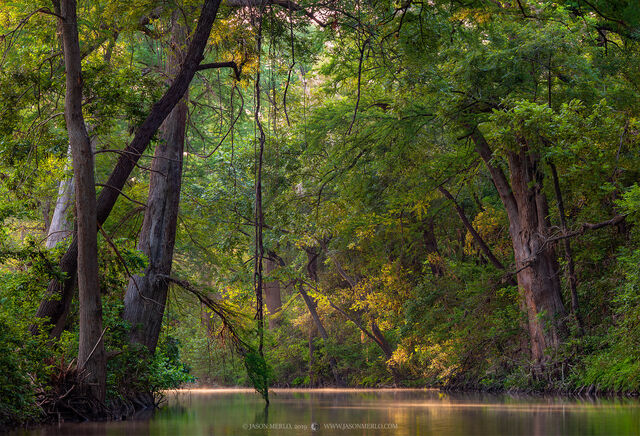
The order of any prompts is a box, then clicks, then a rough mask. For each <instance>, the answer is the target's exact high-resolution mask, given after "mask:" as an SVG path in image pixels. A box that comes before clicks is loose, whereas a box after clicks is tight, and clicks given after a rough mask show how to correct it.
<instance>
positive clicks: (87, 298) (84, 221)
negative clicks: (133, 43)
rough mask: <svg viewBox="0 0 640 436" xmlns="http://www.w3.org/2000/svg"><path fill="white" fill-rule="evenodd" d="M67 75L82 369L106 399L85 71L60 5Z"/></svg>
mask: <svg viewBox="0 0 640 436" xmlns="http://www.w3.org/2000/svg"><path fill="white" fill-rule="evenodd" d="M60 15H61V16H62V17H63V18H62V19H61V21H62V23H61V28H62V40H63V53H64V64H65V72H66V95H65V119H66V123H67V131H68V134H69V144H70V146H71V151H72V154H73V172H74V174H73V176H74V179H75V192H76V199H77V201H76V220H77V223H78V232H77V239H78V256H77V259H78V291H79V303H80V325H79V330H80V335H79V348H78V367H79V370H80V371H83V372H84V373H85V374H86V376H85V377H86V378H85V379H84V382H85V383H86V386H87V388H88V393H90V394H91V395H93V396H94V397H95V398H97V399H98V400H100V401H104V398H105V394H106V356H105V352H104V342H103V339H102V335H103V333H102V302H101V300H100V287H99V285H98V242H97V241H98V239H97V238H98V235H97V219H96V190H95V180H94V169H93V152H92V151H91V141H90V139H89V134H88V133H87V128H86V125H85V122H84V117H83V115H82V66H81V55H80V42H79V40H78V24H77V16H76V2H75V0H62V1H61V2H60Z"/></svg>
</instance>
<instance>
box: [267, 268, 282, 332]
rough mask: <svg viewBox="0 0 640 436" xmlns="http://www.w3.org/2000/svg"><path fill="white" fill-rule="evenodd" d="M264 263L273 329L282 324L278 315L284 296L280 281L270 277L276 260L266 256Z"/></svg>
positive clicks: (270, 324) (270, 319)
mask: <svg viewBox="0 0 640 436" xmlns="http://www.w3.org/2000/svg"><path fill="white" fill-rule="evenodd" d="M264 264H265V273H266V277H267V279H268V281H267V280H265V283H264V297H265V302H266V303H267V311H268V312H269V314H268V315H269V330H272V329H274V328H276V327H277V326H278V325H280V322H279V321H278V320H279V318H278V316H279V312H280V309H282V296H281V294H280V281H278V280H274V279H269V274H271V273H272V272H273V271H274V270H275V269H276V267H277V264H276V262H274V261H273V260H272V259H270V258H268V257H265V258H264Z"/></svg>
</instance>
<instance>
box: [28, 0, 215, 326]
mask: <svg viewBox="0 0 640 436" xmlns="http://www.w3.org/2000/svg"><path fill="white" fill-rule="evenodd" d="M219 6H220V0H205V2H204V5H203V6H202V12H201V13H200V18H199V19H198V25H197V27H196V30H195V32H194V35H193V37H192V38H191V43H190V45H189V50H188V51H187V55H186V56H185V60H184V62H183V63H182V66H181V69H180V72H179V73H178V75H177V76H176V78H175V79H174V81H173V82H172V84H171V86H170V87H169V89H168V90H167V91H166V92H165V93H164V95H163V96H162V98H160V100H158V101H157V102H156V103H155V104H154V105H153V107H152V109H151V112H150V113H149V115H148V116H147V118H146V119H145V120H144V122H143V123H142V125H141V126H140V127H139V128H138V130H137V131H136V133H135V136H134V138H133V140H132V141H131V143H130V144H129V145H128V146H127V147H126V148H125V149H124V150H123V152H122V153H121V155H120V157H119V158H118V162H117V163H116V166H115V167H114V169H113V171H112V172H111V175H110V176H109V179H108V180H107V183H106V187H105V188H104V189H103V190H102V191H101V192H100V196H99V197H98V200H97V222H98V224H100V225H102V224H103V223H104V222H105V221H106V219H107V217H108V216H109V214H110V213H111V209H113V206H114V205H115V203H116V200H117V199H118V196H119V195H120V191H121V190H122V188H123V187H124V185H125V182H126V181H127V179H128V178H129V175H130V174H131V171H132V170H133V168H134V167H135V165H136V163H137V162H138V159H140V156H142V153H143V152H144V150H145V149H146V147H147V145H148V144H149V142H150V141H151V138H152V137H153V135H154V134H155V133H156V131H157V130H158V128H159V127H160V125H161V124H162V122H163V121H164V120H165V118H166V117H167V116H168V115H169V113H170V112H171V111H172V110H173V108H174V107H175V105H176V104H177V103H178V102H179V101H180V99H181V98H182V96H183V95H184V93H185V92H186V91H187V88H188V87H189V84H190V83H191V80H192V79H193V76H194V75H195V73H196V71H198V67H199V66H200V62H201V61H202V59H203V56H204V55H203V53H204V49H205V47H206V44H207V40H208V38H209V34H210V33H211V27H212V25H213V22H214V20H215V18H216V15H217V13H218V7H219ZM77 252H78V241H77V239H76V238H74V240H73V241H72V242H71V246H70V247H69V248H68V249H67V252H66V253H65V254H64V255H63V256H62V258H61V259H60V264H59V266H60V270H61V272H63V273H66V277H65V279H63V280H62V281H58V280H57V279H52V280H51V281H50V282H49V286H48V288H47V292H46V294H45V297H44V299H43V300H42V301H41V303H40V306H39V307H38V310H37V312H36V318H40V319H43V318H44V319H48V321H49V322H50V323H51V324H52V330H51V332H50V335H51V336H58V335H59V334H60V333H61V332H62V329H63V328H64V324H65V321H66V317H67V315H68V313H69V306H70V305H71V299H72V296H73V279H74V278H75V275H76V271H77V267H78V264H77ZM38 330H39V329H38V325H37V324H34V325H32V326H31V327H30V331H31V332H32V333H36V332H38Z"/></svg>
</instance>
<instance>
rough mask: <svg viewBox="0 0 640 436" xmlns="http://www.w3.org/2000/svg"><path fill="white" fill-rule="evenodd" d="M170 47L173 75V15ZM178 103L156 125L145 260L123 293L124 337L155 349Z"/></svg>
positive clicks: (176, 193)
mask: <svg viewBox="0 0 640 436" xmlns="http://www.w3.org/2000/svg"><path fill="white" fill-rule="evenodd" d="M171 32H172V36H171V47H172V49H171V50H169V56H168V59H167V67H166V72H167V75H168V76H169V77H173V76H174V75H175V74H176V73H177V71H178V69H179V66H180V63H181V62H182V60H183V53H181V50H180V48H181V47H182V46H183V45H184V43H185V41H186V36H187V35H186V29H185V28H184V26H182V25H181V24H179V23H178V14H177V12H176V13H174V15H173V17H172V27H171ZM186 98H187V97H186V95H185V97H184V98H183V99H182V100H180V101H179V102H178V104H177V105H176V107H175V108H173V110H172V111H171V113H170V114H169V116H168V117H167V119H166V120H165V121H164V124H163V125H162V127H161V132H162V133H161V138H160V141H159V142H158V145H157V146H156V151H155V155H154V158H153V162H152V164H151V176H150V181H149V197H148V200H147V209H146V211H145V215H144V221H143V222H142V229H141V231H140V239H139V241H138V249H139V250H140V251H142V252H143V253H144V254H146V255H147V257H148V259H149V264H148V266H147V268H146V269H145V271H144V275H143V276H142V277H141V276H137V275H136V276H134V277H132V278H131V279H130V280H129V286H128V287H127V291H126V293H125V297H124V319H125V320H126V321H128V322H129V324H130V325H131V331H130V340H131V342H133V343H138V344H142V345H144V346H146V347H147V348H148V349H149V351H150V352H151V353H153V352H154V351H155V348H156V344H157V343H158V337H159V335H160V329H161V327H162V318H163V315H164V309H165V304H166V301H167V291H168V288H169V283H168V282H167V281H166V280H165V279H163V278H162V277H163V276H169V275H171V264H172V262H173V247H174V244H175V237H176V226H177V222H178V210H179V206H180V186H181V182H182V153H183V149H184V139H185V126H186V122H187V101H186Z"/></svg>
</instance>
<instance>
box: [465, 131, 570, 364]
mask: <svg viewBox="0 0 640 436" xmlns="http://www.w3.org/2000/svg"><path fill="white" fill-rule="evenodd" d="M472 129H473V130H472V134H471V138H472V139H473V141H474V144H475V146H476V150H477V151H478V153H479V154H480V156H481V157H482V159H483V160H484V162H485V164H486V166H487V168H488V170H489V173H490V174H491V178H492V179H493V182H494V185H495V187H496V189H497V191H498V194H499V196H500V199H501V200H502V203H503V204H504V207H505V209H506V211H507V216H508V218H509V234H510V236H511V241H512V245H513V252H514V257H515V261H516V271H517V279H518V288H519V291H520V295H521V298H522V305H523V309H524V310H525V311H526V314H527V321H528V322H527V324H528V331H529V337H530V342H531V343H530V346H531V357H532V358H533V360H534V361H536V362H538V363H543V362H544V361H545V355H544V350H545V349H547V348H552V349H556V348H557V347H558V345H559V344H560V340H561V336H562V334H563V332H564V325H563V318H564V306H563V304H562V299H561V289H560V281H559V279H558V265H557V261H556V257H555V253H554V251H553V248H552V247H550V246H548V244H546V239H547V238H548V236H549V233H550V231H549V222H548V206H547V199H546V196H545V194H544V192H543V190H542V173H541V172H540V170H539V168H538V158H537V156H536V154H535V153H534V152H533V151H531V150H529V149H528V147H527V145H526V143H525V142H524V141H523V142H522V144H521V146H520V149H519V150H518V151H517V152H515V151H510V152H508V164H509V173H510V179H511V183H509V181H508V180H507V178H506V177H505V175H504V173H503V172H502V170H501V169H500V168H498V167H496V166H494V165H493V162H492V152H491V149H490V147H489V144H488V143H487V141H486V140H485V138H484V136H483V135H482V134H481V133H480V131H479V130H478V129H477V127H473V128H472Z"/></svg>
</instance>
